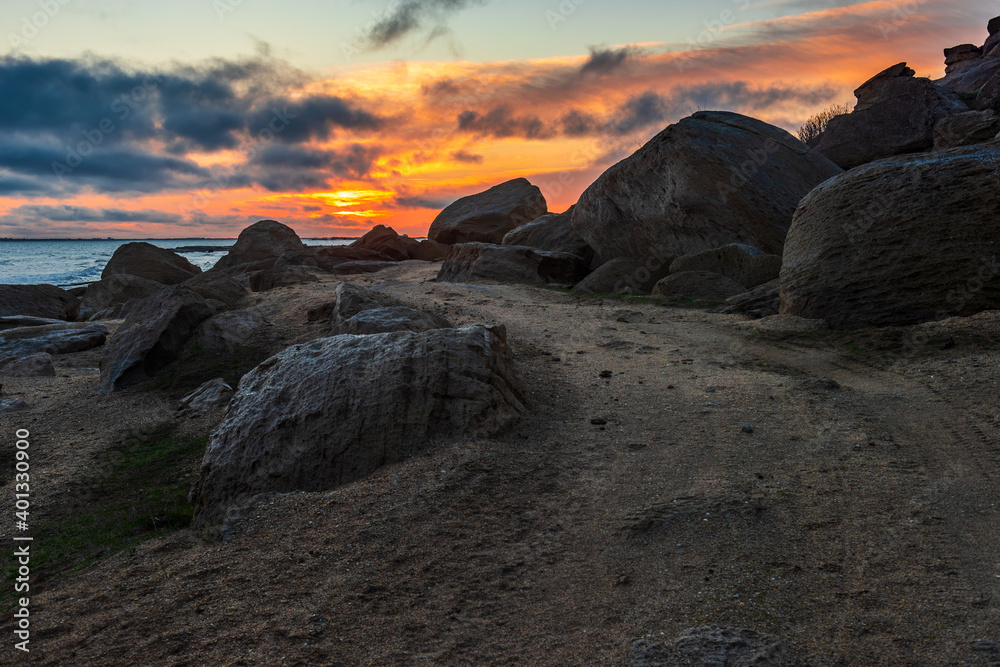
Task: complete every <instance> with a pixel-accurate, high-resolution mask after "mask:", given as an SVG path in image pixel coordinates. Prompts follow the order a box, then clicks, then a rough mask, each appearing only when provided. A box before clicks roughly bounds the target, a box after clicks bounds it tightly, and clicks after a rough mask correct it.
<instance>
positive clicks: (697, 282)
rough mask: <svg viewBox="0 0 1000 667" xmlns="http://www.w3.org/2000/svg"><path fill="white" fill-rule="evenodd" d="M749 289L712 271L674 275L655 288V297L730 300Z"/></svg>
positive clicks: (657, 284) (684, 272) (685, 272)
mask: <svg viewBox="0 0 1000 667" xmlns="http://www.w3.org/2000/svg"><path fill="white" fill-rule="evenodd" d="M746 291H747V288H746V287H744V286H743V285H741V284H739V283H738V282H736V281H735V280H733V279H732V278H727V277H726V276H724V275H722V274H721V273H713V272H712V271H682V272H680V273H673V274H671V275H669V276H667V277H666V278H664V279H663V280H661V281H660V282H658V283H656V285H654V286H653V295H654V296H662V297H665V298H668V299H688V298H700V299H719V300H722V299H728V298H729V297H731V296H736V295H737V294H743V293H745V292H746Z"/></svg>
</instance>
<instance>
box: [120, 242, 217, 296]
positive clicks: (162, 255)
mask: <svg viewBox="0 0 1000 667" xmlns="http://www.w3.org/2000/svg"><path fill="white" fill-rule="evenodd" d="M199 273H201V269H200V268H198V267H197V266H195V265H194V264H192V263H191V262H189V261H187V259H185V258H184V257H181V256H180V255H178V254H177V253H175V252H171V251H170V250H167V249H166V248H158V247H156V246H155V245H153V244H152V243H145V242H143V241H138V242H135V243H126V244H125V245H123V246H121V247H119V248H118V250H115V254H114V255H112V256H111V259H110V260H109V261H108V264H107V266H105V267H104V271H102V272H101V279H102V280H103V279H105V278H110V277H111V276H118V275H122V274H126V275H130V276H139V277H140V278H146V279H147V280H152V281H155V282H158V283H160V284H161V285H177V284H179V283H182V282H184V281H185V280H187V279H189V278H191V277H192V276H196V275H198V274H199Z"/></svg>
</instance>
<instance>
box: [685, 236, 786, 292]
mask: <svg viewBox="0 0 1000 667" xmlns="http://www.w3.org/2000/svg"><path fill="white" fill-rule="evenodd" d="M684 271H711V272H713V273H720V274H722V275H724V276H726V277H727V278H731V279H733V280H735V281H736V282H738V283H740V284H741V285H743V287H746V288H751V287H757V286H758V285H763V284H764V283H766V282H770V281H771V280H775V279H777V277H778V274H779V273H780V272H781V256H780V255H768V254H765V253H763V252H761V251H760V250H758V249H757V248H754V247H752V246H748V245H744V244H742V243H730V244H728V245H724V246H722V247H721V248H714V249H712V250H706V251H704V252H700V253H697V254H695V255H686V256H684V257H678V258H677V259H675V260H674V261H673V263H672V264H671V265H670V273H681V272H684Z"/></svg>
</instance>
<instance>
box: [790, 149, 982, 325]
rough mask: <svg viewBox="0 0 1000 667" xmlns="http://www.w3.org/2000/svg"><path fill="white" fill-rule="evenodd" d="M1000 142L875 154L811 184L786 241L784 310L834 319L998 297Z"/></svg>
mask: <svg viewBox="0 0 1000 667" xmlns="http://www.w3.org/2000/svg"><path fill="white" fill-rule="evenodd" d="M998 162H1000V142H997V141H994V142H991V143H989V144H984V145H981V146H975V147H971V148H958V149H954V150H951V151H946V152H942V153H930V154H926V155H920V156H911V157H900V158H895V159H891V160H882V161H879V162H876V163H873V164H870V165H865V166H864V167H859V168H858V169H855V170H852V171H850V172H848V173H846V174H844V175H842V176H839V177H837V178H835V179H833V180H831V181H829V182H827V183H824V184H823V185H821V186H820V187H818V188H817V189H816V190H814V191H813V192H811V193H810V194H809V195H808V196H807V197H806V198H805V199H804V200H803V201H802V204H801V205H800V206H799V209H798V211H797V212H796V214H795V221H794V222H793V223H792V229H791V231H790V232H789V235H788V241H787V243H786V245H785V254H784V258H783V259H784V264H783V266H782V269H781V312H782V313H788V314H792V315H798V316H800V317H805V318H822V319H825V320H827V321H828V322H829V324H830V326H831V327H832V328H835V329H850V328H856V327H863V326H868V325H877V326H881V325H893V324H912V323H917V322H924V321H928V320H933V319H938V318H941V317H946V316H958V315H971V314H973V313H976V312H979V311H981V310H986V309H990V308H998V307H1000V225H997V224H994V223H993V221H994V220H995V219H996V193H997V191H998V189H1000V173H998V171H997V168H996V165H997V163H998Z"/></svg>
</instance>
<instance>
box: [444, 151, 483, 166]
mask: <svg viewBox="0 0 1000 667" xmlns="http://www.w3.org/2000/svg"><path fill="white" fill-rule="evenodd" d="M451 159H452V160H454V161H455V162H464V163H465V164H482V163H483V160H485V158H484V157H483V156H482V155H477V154H475V153H470V152H468V151H465V150H458V151H455V152H454V153H452V154H451Z"/></svg>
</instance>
